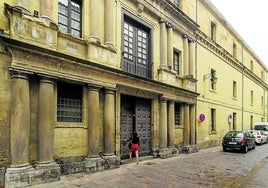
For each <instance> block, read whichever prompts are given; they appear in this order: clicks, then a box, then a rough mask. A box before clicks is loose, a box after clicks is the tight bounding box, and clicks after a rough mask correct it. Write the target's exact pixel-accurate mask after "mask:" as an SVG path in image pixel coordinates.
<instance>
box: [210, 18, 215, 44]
mask: <svg viewBox="0 0 268 188" xmlns="http://www.w3.org/2000/svg"><path fill="white" fill-rule="evenodd" d="M210 37H211V39H212V40H214V41H216V24H215V23H214V22H211V24H210Z"/></svg>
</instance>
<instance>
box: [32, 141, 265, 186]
mask: <svg viewBox="0 0 268 188" xmlns="http://www.w3.org/2000/svg"><path fill="white" fill-rule="evenodd" d="M267 156H268V144H264V145H262V146H256V149H255V150H250V151H249V152H248V153H246V154H245V153H241V152H223V151H222V149H221V147H215V148H210V149H206V150H200V151H199V152H197V153H193V154H180V155H178V156H177V157H172V158H168V159H152V160H142V161H141V162H140V164H136V163H135V162H134V160H133V163H129V164H124V165H121V166H120V168H118V169H114V170H108V171H103V172H99V173H94V174H85V173H77V174H70V175H66V176H61V180H60V181H58V182H53V183H48V184H44V185H37V186H32V187H35V188H44V187H46V188H52V187H53V188H54V187H56V188H67V187H68V188H75V187H83V188H87V187H103V188H108V187H111V188H114V187H117V188H120V187H121V188H124V187H128V188H129V187H133V188H134V187H135V188H136V187H159V188H162V187H179V188H189V187H200V188H202V187H204V188H205V187H211V188H216V187H217V188H219V187H234V188H239V187H243V188H249V187H251V188H252V187H265V186H264V185H267V186H268V182H267V181H268V180H267V178H266V177H265V174H267V173H268V165H267V164H268V159H267V158H266V157H267ZM261 174H263V175H261Z"/></svg>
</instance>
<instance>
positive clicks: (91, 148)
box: [88, 85, 100, 157]
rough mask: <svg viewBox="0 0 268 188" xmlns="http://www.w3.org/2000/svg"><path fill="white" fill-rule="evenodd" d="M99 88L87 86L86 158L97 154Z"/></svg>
mask: <svg viewBox="0 0 268 188" xmlns="http://www.w3.org/2000/svg"><path fill="white" fill-rule="evenodd" d="M99 90H100V87H99V86H93V85H89V86H88V157H98V154H99V149H98V145H99V124H100V122H99V109H100V104H99Z"/></svg>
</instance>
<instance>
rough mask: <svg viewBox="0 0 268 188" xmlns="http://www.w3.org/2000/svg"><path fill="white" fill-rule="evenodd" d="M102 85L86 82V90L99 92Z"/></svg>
mask: <svg viewBox="0 0 268 188" xmlns="http://www.w3.org/2000/svg"><path fill="white" fill-rule="evenodd" d="M101 88H102V86H100V85H96V84H87V89H88V91H97V92H99V91H100V89H101Z"/></svg>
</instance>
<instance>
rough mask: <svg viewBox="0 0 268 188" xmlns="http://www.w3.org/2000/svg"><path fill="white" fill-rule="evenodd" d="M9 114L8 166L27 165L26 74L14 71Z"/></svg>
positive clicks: (27, 117)
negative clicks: (9, 161) (9, 160)
mask: <svg viewBox="0 0 268 188" xmlns="http://www.w3.org/2000/svg"><path fill="white" fill-rule="evenodd" d="M11 78H12V93H11V115H10V118H11V120H10V155H11V165H10V167H23V166H27V165H29V143H30V91H29V79H28V76H27V75H26V74H23V73H19V72H14V73H13V75H12V76H11Z"/></svg>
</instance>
